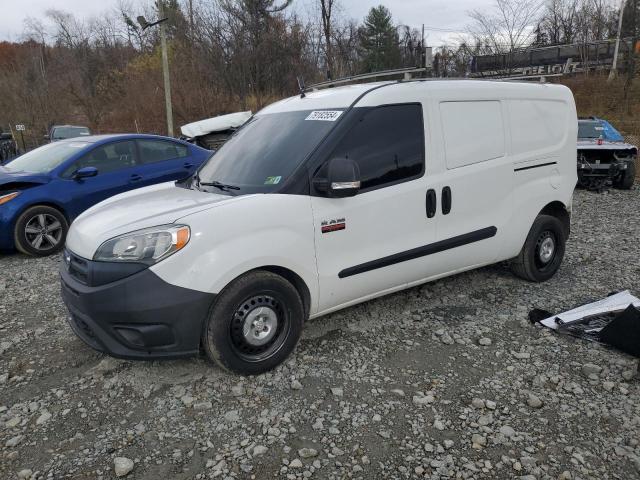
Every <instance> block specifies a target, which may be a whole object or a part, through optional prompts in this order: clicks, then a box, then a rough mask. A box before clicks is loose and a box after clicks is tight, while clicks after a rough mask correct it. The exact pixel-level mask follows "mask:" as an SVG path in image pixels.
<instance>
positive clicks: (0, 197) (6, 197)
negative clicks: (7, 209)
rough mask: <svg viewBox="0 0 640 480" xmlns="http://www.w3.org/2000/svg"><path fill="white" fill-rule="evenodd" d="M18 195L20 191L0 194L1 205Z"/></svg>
mask: <svg viewBox="0 0 640 480" xmlns="http://www.w3.org/2000/svg"><path fill="white" fill-rule="evenodd" d="M18 195H20V192H11V193H7V194H6V195H0V205H2V204H3V203H7V202H8V201H9V200H13V199H14V198H16V197H17V196H18Z"/></svg>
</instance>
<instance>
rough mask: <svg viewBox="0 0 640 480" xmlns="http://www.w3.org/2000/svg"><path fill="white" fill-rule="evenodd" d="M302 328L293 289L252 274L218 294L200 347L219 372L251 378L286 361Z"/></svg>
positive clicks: (299, 306)
mask: <svg viewBox="0 0 640 480" xmlns="http://www.w3.org/2000/svg"><path fill="white" fill-rule="evenodd" d="M303 323H304V307H303V304H302V300H301V299H300V295H299V294H298V292H297V290H296V289H295V288H294V286H293V285H291V283H289V282H288V281H287V280H285V279H284V278H282V277H281V276H279V275H276V274H274V273H271V272H266V271H254V272H250V273H248V274H246V275H243V276H242V277H240V278H238V279H237V280H235V281H234V282H233V283H231V284H230V285H229V286H228V287H226V288H225V289H224V290H223V291H222V293H220V295H219V296H218V298H217V299H216V301H215V304H214V306H213V308H212V310H211V312H210V314H209V318H208V319H207V322H206V325H205V328H204V337H203V342H202V343H203V347H204V350H205V352H206V353H207V356H208V357H209V358H210V359H211V360H213V361H214V362H216V363H217V364H218V365H220V366H221V367H222V368H224V369H226V370H230V371H233V372H236V373H240V374H249V375H254V374H259V373H263V372H266V371H268V370H271V369H273V368H275V367H276V366H278V365H279V364H280V363H282V362H283V361H284V360H285V359H286V358H287V357H288V356H289V354H290V353H291V352H292V351H293V349H294V348H295V346H296V344H297V342H298V339H299V338H300V334H301V332H302V325H303Z"/></svg>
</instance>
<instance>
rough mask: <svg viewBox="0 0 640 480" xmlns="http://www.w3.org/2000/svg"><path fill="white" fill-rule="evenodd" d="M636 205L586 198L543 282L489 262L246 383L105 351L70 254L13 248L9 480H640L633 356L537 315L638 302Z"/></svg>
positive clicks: (0, 399)
mask: <svg viewBox="0 0 640 480" xmlns="http://www.w3.org/2000/svg"><path fill="white" fill-rule="evenodd" d="M639 193H640V191H639V190H634V191H630V192H621V191H612V192H611V193H609V194H594V193H591V192H585V191H578V192H577V193H576V197H575V200H574V219H573V233H572V237H571V240H570V243H569V245H568V249H567V255H566V257H565V262H564V265H563V267H562V268H561V270H560V272H559V274H558V275H557V276H556V277H555V278H553V279H552V280H551V281H549V282H547V283H544V284H531V283H526V282H524V281H521V280H518V279H516V278H514V277H513V276H512V275H511V274H510V272H509V270H508V267H507V266H505V265H496V266H492V267H488V268H483V269H481V270H477V271H474V272H469V273H466V274H463V275H459V276H456V277H452V278H448V279H444V280H440V281H437V282H434V283H431V284H427V285H424V286H421V287H417V288H412V289H410V290H407V291H404V292H401V293H398V294H395V295H391V296H387V297H385V298H381V299H378V300H376V301H372V302H368V303H365V304H363V305H360V306H357V307H353V308H349V309H347V310H344V311H342V312H338V313H336V314H333V315H330V316H327V317H323V318H320V319H317V320H313V321H310V322H309V323H308V324H307V326H306V329H305V331H304V334H303V338H302V340H301V342H300V344H299V346H298V348H297V349H296V351H295V354H294V355H292V357H291V359H290V360H289V361H288V362H287V363H286V364H285V365H283V366H281V367H280V368H278V369H277V370H275V371H274V372H272V373H270V374H266V375H262V376H258V377H251V378H243V377H240V376H236V375H231V374H227V373H225V372H222V371H221V370H219V369H218V368H217V367H215V366H213V365H212V364H210V363H209V362H208V361H206V360H205V359H204V358H195V359H191V360H184V361H165V362H147V363H143V362H140V363H138V362H127V361H120V360H115V359H112V358H109V357H106V356H104V355H101V354H98V353H96V352H94V351H92V350H91V349H89V348H88V347H86V346H85V345H84V344H83V343H82V342H81V341H80V340H79V339H77V338H76V337H75V336H74V335H73V334H72V332H71V330H70V328H69V327H68V326H67V324H66V321H65V315H66V313H65V308H64V306H63V304H62V302H61V300H60V295H59V291H58V290H59V287H58V279H57V272H56V271H57V262H58V259H57V258H46V259H32V258H27V257H24V256H21V255H4V256H1V257H0V271H1V272H2V279H0V298H1V301H0V478H2V479H5V478H6V479H12V478H73V479H85V478H86V479H88V478H92V479H93V478H98V479H100V478H103V479H109V478H116V476H117V475H121V476H126V478H136V479H138V478H140V479H149V480H151V479H154V480H155V479H160V478H163V479H164V478H175V479H204V478H216V477H217V478H221V479H227V478H237V479H240V478H257V479H262V478H267V477H280V478H290V479H295V478H336V479H338V478H340V479H343V478H363V479H371V478H398V479H401V478H418V477H426V478H432V479H436V478H437V479H442V478H500V479H502V478H505V479H507V478H522V479H527V480H529V479H579V478H582V479H587V478H593V479H613V478H616V479H630V478H638V477H639V476H640V383H639V380H638V375H637V373H636V368H637V360H634V359H632V358H631V357H628V356H625V355H624V354H621V353H619V352H616V351H613V350H608V349H606V348H603V347H600V346H597V345H594V344H590V343H588V342H585V341H582V340H575V339H571V338H566V337H560V336H557V335H555V334H554V333H552V332H549V331H547V330H545V329H543V328H540V327H535V326H532V325H530V324H529V323H528V321H527V313H528V311H529V310H530V309H531V308H533V307H539V308H545V309H548V310H552V311H561V310H566V309H568V308H570V307H573V306H576V305H579V304H582V303H584V302H587V301H592V300H594V299H599V298H602V297H604V296H606V295H607V294H608V293H609V292H611V291H613V290H619V289H624V288H628V289H630V290H631V291H632V292H634V293H636V294H640V275H639V274H640V256H639V253H640V252H639V249H638V243H637V242H638V237H639V236H640V221H638V212H640V195H639Z"/></svg>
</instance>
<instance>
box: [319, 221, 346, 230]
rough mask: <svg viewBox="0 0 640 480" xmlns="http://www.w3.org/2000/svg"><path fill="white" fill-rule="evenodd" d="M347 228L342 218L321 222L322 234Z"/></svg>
mask: <svg viewBox="0 0 640 480" xmlns="http://www.w3.org/2000/svg"><path fill="white" fill-rule="evenodd" d="M345 228H347V222H346V221H345V219H344V218H336V219H335V220H323V221H322V233H331V232H337V231H338V230H344V229H345Z"/></svg>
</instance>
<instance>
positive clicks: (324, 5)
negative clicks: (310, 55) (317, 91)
mask: <svg viewBox="0 0 640 480" xmlns="http://www.w3.org/2000/svg"><path fill="white" fill-rule="evenodd" d="M334 3H335V0H320V12H321V17H322V32H323V33H324V42H325V43H324V48H325V57H326V62H327V78H329V79H331V78H332V75H333V73H334V70H333V47H332V43H333V41H332V33H333V32H332V23H331V14H332V13H333V5H334Z"/></svg>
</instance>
